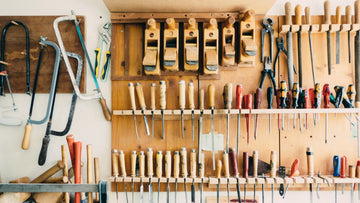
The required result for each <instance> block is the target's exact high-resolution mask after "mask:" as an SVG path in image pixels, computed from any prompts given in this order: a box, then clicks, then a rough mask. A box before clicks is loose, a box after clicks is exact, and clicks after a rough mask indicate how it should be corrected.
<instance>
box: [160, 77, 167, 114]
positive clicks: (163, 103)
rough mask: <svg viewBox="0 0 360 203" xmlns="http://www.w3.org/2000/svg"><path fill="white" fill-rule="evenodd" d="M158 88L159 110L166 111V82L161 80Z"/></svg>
mask: <svg viewBox="0 0 360 203" xmlns="http://www.w3.org/2000/svg"><path fill="white" fill-rule="evenodd" d="M159 86H160V98H159V101H160V109H161V110H164V109H166V82H165V80H162V81H160V82H159Z"/></svg>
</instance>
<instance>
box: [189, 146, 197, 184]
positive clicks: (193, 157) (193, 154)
mask: <svg viewBox="0 0 360 203" xmlns="http://www.w3.org/2000/svg"><path fill="white" fill-rule="evenodd" d="M196 163H197V162H196V149H192V150H191V152H190V178H196Z"/></svg>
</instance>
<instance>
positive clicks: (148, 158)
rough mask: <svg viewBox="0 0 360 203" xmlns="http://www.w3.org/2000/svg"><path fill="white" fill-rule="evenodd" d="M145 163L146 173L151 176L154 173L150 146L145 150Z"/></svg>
mask: <svg viewBox="0 0 360 203" xmlns="http://www.w3.org/2000/svg"><path fill="white" fill-rule="evenodd" d="M146 165H147V175H148V176H149V177H152V176H153V175H154V167H153V151H152V149H151V148H148V149H147V151H146Z"/></svg>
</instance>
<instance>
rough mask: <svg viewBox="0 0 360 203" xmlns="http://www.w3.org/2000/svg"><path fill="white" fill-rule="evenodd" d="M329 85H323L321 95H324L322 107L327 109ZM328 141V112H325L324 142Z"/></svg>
mask: <svg viewBox="0 0 360 203" xmlns="http://www.w3.org/2000/svg"><path fill="white" fill-rule="evenodd" d="M330 93H331V92H330V86H329V84H325V85H324V87H323V96H324V108H325V109H328V108H329V107H330V106H329V104H330ZM327 141H328V113H326V114H325V143H327Z"/></svg>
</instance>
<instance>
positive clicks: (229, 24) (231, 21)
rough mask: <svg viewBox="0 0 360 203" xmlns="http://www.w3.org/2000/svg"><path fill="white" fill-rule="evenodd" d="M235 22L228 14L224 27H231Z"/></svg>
mask: <svg viewBox="0 0 360 203" xmlns="http://www.w3.org/2000/svg"><path fill="white" fill-rule="evenodd" d="M234 23H235V18H234V17H232V16H229V17H228V18H227V19H226V25H225V26H226V27H227V28H231V27H232V26H233V25H234Z"/></svg>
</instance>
